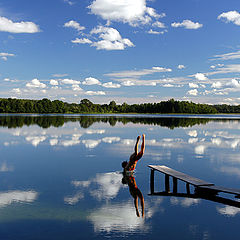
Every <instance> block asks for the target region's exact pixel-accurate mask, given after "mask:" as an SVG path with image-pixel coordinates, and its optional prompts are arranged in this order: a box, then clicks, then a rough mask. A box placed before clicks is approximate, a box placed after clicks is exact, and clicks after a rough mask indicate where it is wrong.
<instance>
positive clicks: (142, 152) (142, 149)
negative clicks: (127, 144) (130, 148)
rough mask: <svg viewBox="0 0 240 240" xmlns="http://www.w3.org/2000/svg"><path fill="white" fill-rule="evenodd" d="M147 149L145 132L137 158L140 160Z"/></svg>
mask: <svg viewBox="0 0 240 240" xmlns="http://www.w3.org/2000/svg"><path fill="white" fill-rule="evenodd" d="M144 151H145V134H143V135H142V145H141V151H140V152H139V153H138V154H137V160H139V159H140V158H141V157H142V156H143V154H144Z"/></svg>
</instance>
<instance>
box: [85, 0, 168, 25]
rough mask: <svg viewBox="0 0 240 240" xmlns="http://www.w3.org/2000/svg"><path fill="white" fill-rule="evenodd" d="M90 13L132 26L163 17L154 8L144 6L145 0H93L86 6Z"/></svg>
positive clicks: (109, 20)
mask: <svg viewBox="0 0 240 240" xmlns="http://www.w3.org/2000/svg"><path fill="white" fill-rule="evenodd" d="M88 8H89V9H90V11H91V13H92V14H95V15H98V16H100V17H101V18H102V19H104V20H106V21H108V23H109V22H111V21H117V22H123V23H128V24H130V25H132V26H137V25H139V24H147V23H149V22H150V21H152V18H160V17H164V16H165V14H158V13H157V12H156V10H155V9H153V8H150V7H147V6H146V0H131V1H129V0H121V1H119V0H118V1H112V0H94V1H93V2H92V4H91V5H90V6H89V7H88Z"/></svg>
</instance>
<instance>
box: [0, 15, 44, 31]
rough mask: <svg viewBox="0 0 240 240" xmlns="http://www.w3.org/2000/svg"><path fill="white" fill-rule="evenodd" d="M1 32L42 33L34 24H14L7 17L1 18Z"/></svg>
mask: <svg viewBox="0 0 240 240" xmlns="http://www.w3.org/2000/svg"><path fill="white" fill-rule="evenodd" d="M0 32H10V33H36V32H40V29H39V27H38V26H37V25H36V24H35V23H33V22H23V21H22V22H13V21H12V20H10V19H7V18H5V17H0Z"/></svg>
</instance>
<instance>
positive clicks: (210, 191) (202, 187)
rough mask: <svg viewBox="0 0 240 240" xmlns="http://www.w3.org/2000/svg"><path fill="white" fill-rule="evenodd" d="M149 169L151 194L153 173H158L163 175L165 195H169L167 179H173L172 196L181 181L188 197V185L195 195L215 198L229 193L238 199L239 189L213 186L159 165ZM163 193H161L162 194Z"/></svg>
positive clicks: (152, 191)
mask: <svg viewBox="0 0 240 240" xmlns="http://www.w3.org/2000/svg"><path fill="white" fill-rule="evenodd" d="M148 167H149V168H151V176H150V189H151V194H154V193H155V191H154V172H155V171H158V172H161V173H163V174H165V193H170V183H169V178H170V177H172V179H173V191H172V193H173V194H177V187H178V182H177V181H178V180H181V181H183V182H185V183H186V192H187V194H188V195H190V185H193V186H194V187H195V195H197V194H198V195H201V194H205V195H206V194H207V195H212V196H216V195H217V194H218V193H220V192H223V193H229V194H233V195H235V197H236V198H240V189H232V188H225V187H219V186H215V185H214V184H213V183H209V182H206V181H204V180H201V179H198V178H195V177H192V176H189V175H187V174H185V173H182V172H179V171H176V170H174V169H172V168H169V167H167V166H163V165H162V166H160V165H149V166H148ZM162 193H163V192H162Z"/></svg>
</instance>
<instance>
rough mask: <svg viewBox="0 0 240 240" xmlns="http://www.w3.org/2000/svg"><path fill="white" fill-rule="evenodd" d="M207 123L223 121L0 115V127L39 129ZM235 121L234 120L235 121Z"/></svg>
mask: <svg viewBox="0 0 240 240" xmlns="http://www.w3.org/2000/svg"><path fill="white" fill-rule="evenodd" d="M209 121H224V120H219V119H209V118H185V117H184V116H183V117H156V116H154V117H153V116H148V117H147V116H146V117H145V116H144V117H143V116H134V117H133V116H119V115H116V116H104V115H103V116H99V115H95V116H94V115H92V116H91V115H75V116H72V115H69V116H67V115H39V116H33V115H0V126H2V127H8V128H18V127H23V126H25V125H26V126H30V125H38V126H39V127H41V128H49V127H61V126H63V125H64V123H67V122H79V124H80V126H81V128H89V127H90V126H91V125H93V124H94V123H99V122H102V123H106V124H109V125H110V126H115V125H116V124H117V123H122V124H124V125H125V124H128V123H134V124H144V125H157V126H161V127H167V128H170V129H174V128H176V127H192V126H194V125H196V124H198V125H200V124H207V123H208V122H209ZM235 121H236V120H235Z"/></svg>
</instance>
